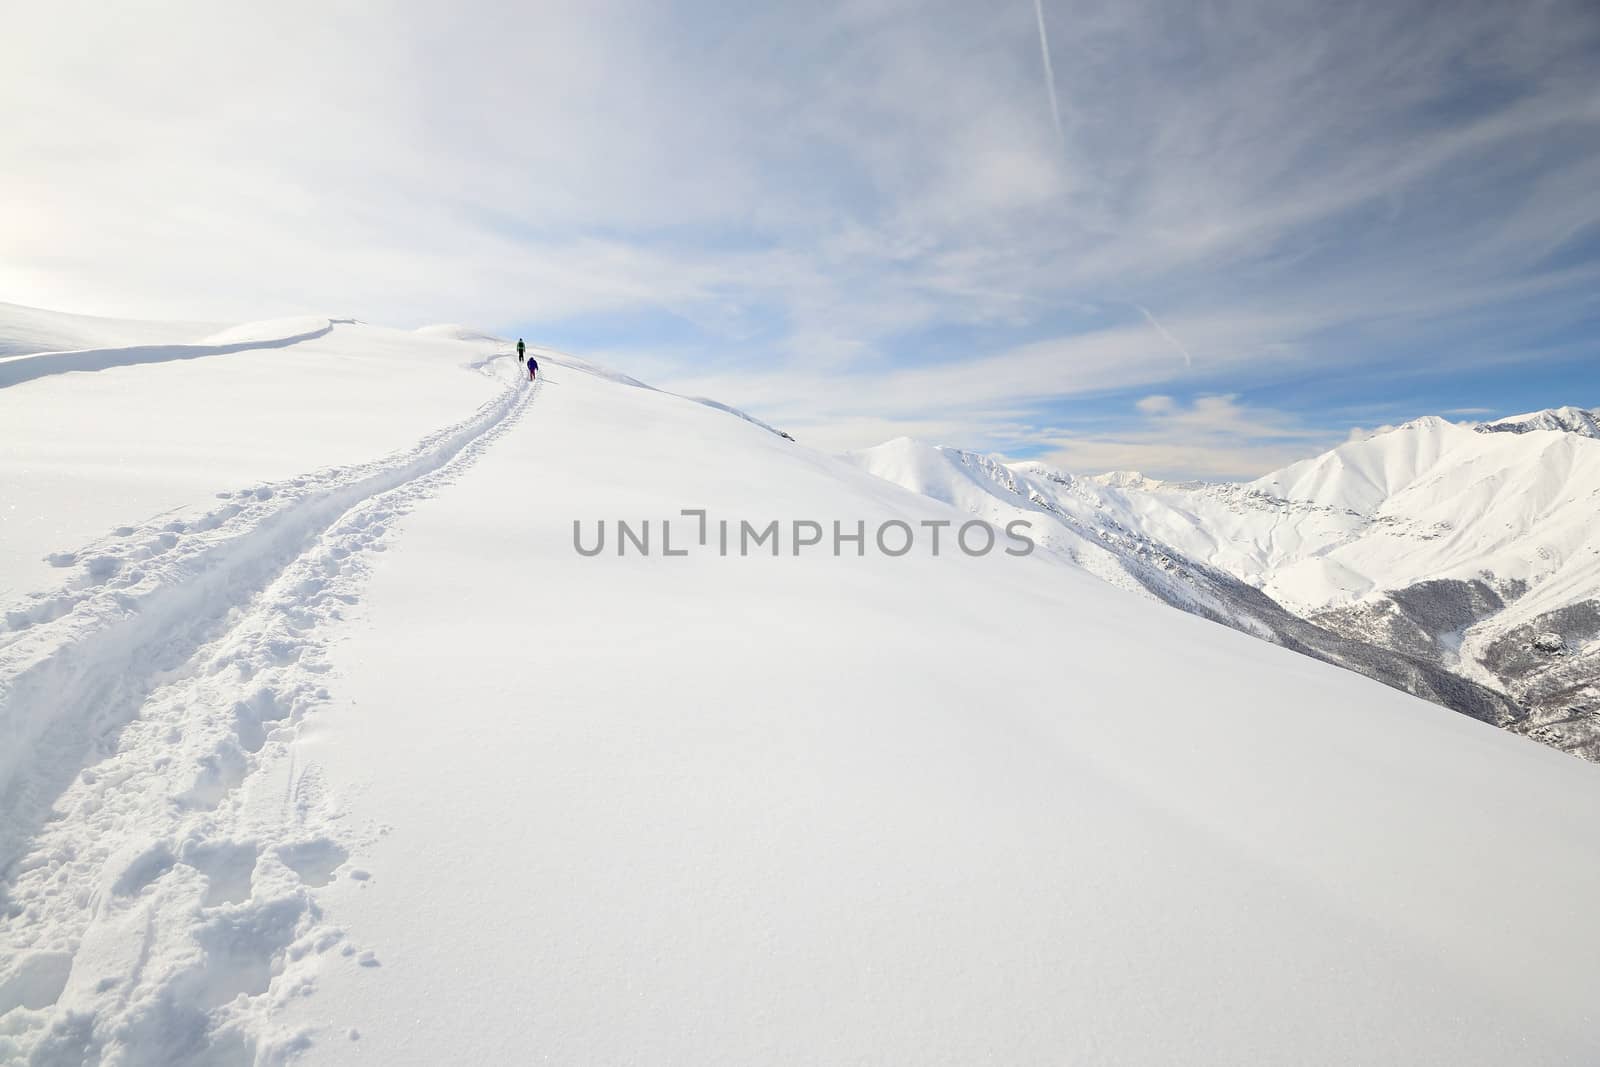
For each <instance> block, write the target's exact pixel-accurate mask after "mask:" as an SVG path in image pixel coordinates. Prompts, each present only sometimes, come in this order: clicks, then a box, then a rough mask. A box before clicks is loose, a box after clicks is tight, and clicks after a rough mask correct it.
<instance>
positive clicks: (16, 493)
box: [0, 309, 507, 616]
mask: <svg viewBox="0 0 1600 1067" xmlns="http://www.w3.org/2000/svg"><path fill="white" fill-rule="evenodd" d="M0 311H7V309H0ZM7 313H8V314H9V313H10V312H9V311H7ZM18 329H20V327H19V326H17V325H16V324H14V323H12V322H11V321H10V320H8V319H5V318H0V343H4V340H5V338H6V337H8V336H10V333H9V332H8V331H14V330H18ZM210 330H211V333H210V336H208V337H202V338H200V339H199V341H200V342H201V343H197V344H192V345H165V346H151V345H141V346H138V347H133V348H115V349H99V350H89V351H82V352H64V353H52V354H49V355H40V356H21V357H15V358H13V359H9V360H0V427H4V431H3V436H0V544H3V545H4V546H5V552H4V553H3V554H0V599H10V598H15V597H18V596H20V595H22V594H27V593H35V592H37V593H41V594H43V596H42V597H41V598H40V599H39V600H38V601H37V602H35V603H31V604H24V605H23V606H21V607H20V608H13V610H14V611H23V612H24V613H26V614H27V615H29V616H32V615H35V614H37V613H38V612H40V611H43V612H45V613H48V612H50V611H53V610H55V609H54V608H52V607H49V606H48V605H50V604H52V603H54V600H55V598H54V595H53V593H52V590H53V589H54V588H55V586H56V585H58V584H59V583H60V581H61V580H63V579H67V578H71V579H73V580H78V581H85V582H87V581H89V580H90V578H89V577H88V576H87V575H85V574H84V570H85V568H87V567H91V566H100V567H101V568H102V572H101V578H100V580H105V579H107V578H109V577H110V575H109V574H106V573H104V568H106V567H109V566H111V565H112V564H111V563H109V562H105V563H100V564H96V563H95V562H94V561H96V560H113V559H116V560H122V559H125V557H127V556H128V554H129V553H130V552H132V551H133V550H134V548H133V546H130V545H129V544H127V543H126V542H127V539H128V537H129V536H130V534H129V532H128V529H127V528H131V526H132V525H136V524H138V523H141V522H143V521H145V520H147V519H149V518H150V517H151V516H155V515H160V516H161V523H162V524H178V525H184V524H189V523H194V522H197V521H202V519H203V518H204V516H205V515H206V514H207V513H208V512H209V511H210V510H211V509H213V508H215V507H217V506H219V505H218V504H217V501H218V499H219V498H224V497H225V498H227V499H229V500H232V499H233V498H234V496H235V494H236V493H238V492H239V491H241V489H243V488H248V489H249V490H250V491H254V490H255V488H256V487H258V486H259V485H261V484H263V483H274V482H278V481H282V480H284V479H288V478H292V477H294V476H295V475H299V474H303V473H306V472H308V471H312V470H314V469H316V468H319V467H327V466H335V465H347V464H353V463H360V462H364V461H366V460H370V459H373V458H375V457H377V456H381V455H383V454H385V453H387V452H391V451H393V450H395V449H399V448H402V447H405V446H407V445H409V444H412V443H414V442H415V441H416V440H417V439H418V438H420V437H422V436H423V435H424V434H426V433H427V432H429V431H430V430H434V429H437V428H439V427H440V426H443V425H446V424H448V423H451V422H454V421H456V420H458V419H459V418H461V416H462V415H463V413H464V412H466V411H470V410H471V409H472V408H473V407H475V406H477V405H478V404H480V403H482V402H484V401H485V400H487V399H488V398H489V397H491V396H492V395H494V393H495V391H496V390H497V389H499V388H500V385H499V384H498V383H497V382H496V381H495V380H493V379H491V378H488V377H485V376H484V375H483V374H481V373H479V374H463V373H461V367H462V365H463V364H466V363H474V362H478V361H482V360H484V359H486V358H487V357H488V356H490V355H492V354H493V353H494V352H496V351H499V352H502V353H503V352H505V351H507V349H506V348H505V346H504V345H497V344H495V343H493V342H473V343H463V342H460V341H456V340H450V339H438V338H432V337H427V336H419V335H417V334H414V333H411V332H409V331H401V330H386V329H380V328H377V327H372V326H365V325H360V324H356V323H352V322H348V321H341V322H333V321H331V320H329V319H326V318H322V319H295V320H287V321H278V322H270V323H253V324H245V325H242V326H236V327H233V328H230V329H227V330H220V331H219V329H218V328H217V327H211V328H210ZM22 365H26V366H27V368H28V370H27V373H26V374H25V375H24V374H23V373H22V372H21V371H20V370H18V368H19V366H22ZM221 506H226V505H221ZM130 562H136V561H130Z"/></svg>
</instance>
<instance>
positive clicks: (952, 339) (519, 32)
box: [0, 0, 1600, 445]
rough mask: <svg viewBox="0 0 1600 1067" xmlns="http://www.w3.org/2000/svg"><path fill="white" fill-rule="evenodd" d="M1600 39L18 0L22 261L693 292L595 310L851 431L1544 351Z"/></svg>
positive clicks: (539, 306)
mask: <svg viewBox="0 0 1600 1067" xmlns="http://www.w3.org/2000/svg"><path fill="white" fill-rule="evenodd" d="M311 27H314V30H313V29H311ZM1051 31H1054V32H1051ZM1597 47H1600V13H1597V12H1596V11H1595V9H1594V8H1593V5H1591V4H1586V3H1583V2H1582V0H1551V2H1548V3H1541V4H1530V5H1506V4H1500V3H1492V2H1489V0H1482V2H1477V0H1471V2H1466V3H1461V4H1451V5H1444V6H1435V7H1420V6H1417V5H1410V4H1399V5H1395V4H1382V3H1376V2H1357V3H1352V4H1340V5H1327V4H1318V3H1311V2H1309V0H1306V2H1296V3H1288V4H1284V3H1278V2H1267V0H1230V2H1225V3H1221V4H1211V5H1202V6H1198V7H1188V8H1177V9H1175V8H1173V7H1172V6H1171V5H1169V4H1160V3H1156V2H1155V0H1149V2H1143V0H1132V2H1130V3H1126V4H1116V5H1105V4H1089V3H1086V2H1084V3H1076V2H1069V0H1052V3H1051V6H1050V10H1049V11H1046V10H1045V9H1044V7H1043V5H1042V0H1041V2H1037V3H1036V4H1035V6H1034V10H1033V11H1032V12H1029V11H1028V10H1027V5H1009V6H1008V5H1000V6H996V5H993V4H987V3H978V2H975V0H932V2H930V3H915V4H913V3H910V2H909V0H824V2H822V3H819V4H814V5H804V6H800V7H794V6H789V7H784V6H778V7H771V6H767V7H762V6H759V5H758V6H754V7H745V8H740V9H738V10H736V11H735V10H731V9H728V8H727V7H726V6H725V5H713V4H710V3H700V2H688V0H675V2H669V3H666V4H659V3H647V2H645V0H615V2H613V3H607V4H603V5H596V4H588V3H580V2H577V0H544V2H541V3H539V4H536V5H523V6H518V7H513V8H507V7H505V6H504V5H495V4H489V3H487V2H486V0H463V2H462V3H459V4H454V5H450V6H448V7H436V6H427V5H410V6H407V7H405V8H404V9H403V10H402V9H397V8H395V7H393V6H392V5H383V4H378V3H376V0H350V2H348V3H342V4H340V5H336V6H335V7H334V8H332V9H329V8H328V7H327V6H326V5H323V4H313V3H311V2H310V0H284V2H282V3H278V4H273V5H257V6H255V7H252V8H250V9H248V10H244V9H235V8H233V7H229V8H228V9H226V10H224V9H223V8H221V7H219V6H217V5H213V4H206V3H201V2H199V0H179V2H177V3H173V4H168V5H163V6H162V7H161V8H160V9H159V10H157V9H150V8H137V9H134V8H126V7H112V8H106V7H105V6H104V5H91V4H88V3H87V2H86V0H61V2H58V3H53V4H34V5H25V6H23V7H22V8H20V9H19V10H18V11H16V12H12V13H9V15H8V23H7V32H6V34H4V35H0V92H4V94H5V96H6V97H7V98H8V99H13V100H27V101H28V106H26V107H17V108H13V109H12V110H11V112H10V113H9V114H8V128H7V136H6V137H5V138H0V173H4V174H5V175H6V181H7V191H8V193H9V194H10V195H8V196H7V197H5V198H0V233H3V234H4V235H5V237H4V242H5V247H4V249H3V251H4V255H0V296H3V297H4V298H6V299H10V300H15V301H20V302H24V303H38V304H45V305H55V306H62V307H66V308H69V309H76V310H83V311H89V312H101V313H108V314H147V315H152V316H164V317H179V318H207V319H218V318H250V317H262V316H270V315H276V314H283V313H289V312H294V311H302V310H312V309H317V310H330V311H339V312H344V313H350V314H356V315H359V316H361V317H364V318H368V319H373V320H377V321H392V322H396V323H397V324H411V323H419V322H422V321H429V320H438V319H451V320H469V321H476V322H480V323H482V324H483V325H485V326H489V327H498V328H502V329H509V328H513V327H527V328H528V329H529V332H530V333H537V332H538V331H539V330H540V329H541V326H542V327H543V328H545V329H547V330H549V331H551V332H553V333H561V332H564V331H565V332H572V331H573V330H575V329H576V327H573V326H572V325H571V324H572V323H574V322H584V321H589V320H595V319H604V318H606V317H616V318H619V319H620V318H625V317H627V316H641V315H643V316H666V317H670V318H671V319H672V320H673V321H675V322H681V323H683V324H685V326H684V332H683V333H682V334H680V335H678V336H675V337H674V338H673V339H672V341H671V344H670V346H668V345H667V344H665V343H664V342H663V341H662V340H661V339H660V338H659V337H656V336H652V335H651V334H649V333H640V334H636V335H634V336H630V337H625V338H623V337H617V336H609V335H608V336H607V337H606V339H605V342H604V343H605V344H606V345H607V346H608V347H609V348H611V349H612V350H613V353H614V356H613V358H616V359H617V360H619V361H626V360H630V359H631V360H636V361H637V365H638V366H640V367H649V368H650V369H651V370H652V371H654V372H655V373H656V376H657V377H658V378H659V379H660V380H661V381H662V382H663V384H667V385H670V386H673V387H681V388H688V389H690V390H691V391H694V392H699V393H705V394H708V395H714V396H718V397H720V398H722V399H724V400H726V401H728V402H730V403H735V404H739V405H741V406H745V407H748V408H751V409H752V410H754V411H755V412H756V413H757V414H759V415H761V416H763V417H766V418H769V420H770V421H773V422H776V423H780V424H786V425H791V424H799V423H805V424H808V425H811V426H813V427H814V428H815V429H816V430H817V433H818V435H819V436H821V437H825V438H827V439H828V440H836V441H839V442H841V444H842V445H858V444H868V443H871V442H870V441H865V440H860V439H859V437H860V436H861V435H864V434H867V433H869V432H871V433H876V432H878V431H879V430H880V429H881V430H884V431H893V430H894V429H895V427H896V426H912V425H919V426H934V427H944V428H947V429H948V431H949V432H948V435H947V436H946V437H945V439H946V440H949V441H952V443H967V444H975V443H979V442H982V441H990V440H998V439H1001V438H1002V437H1003V436H1004V435H1005V434H1007V433H1010V432H1013V431H1014V430H1015V429H1016V427H1018V426H1019V425H1020V426H1026V425H1028V424H1030V423H1036V422H1037V420H1038V418H1039V417H1040V416H1039V410H1038V409H1039V408H1040V406H1041V405H1044V404H1048V403H1049V402H1050V401H1051V400H1052V399H1059V398H1063V397H1086V396H1090V395H1092V394H1096V393H1102V392H1105V393H1119V392H1120V393H1126V392H1127V391H1129V390H1146V391H1149V392H1152V393H1154V392H1165V393H1181V394H1183V395H1190V394H1191V393H1192V392H1193V391H1195V390H1197V389H1199V390H1207V389H1211V390H1216V391H1217V392H1219V393H1225V392H1233V391H1238V390H1241V389H1245V388H1248V387H1250V386H1251V385H1253V384H1258V383H1260V382H1262V381H1270V380H1282V379H1284V378H1285V377H1286V376H1292V375H1295V374H1303V373H1309V372H1312V371H1315V372H1316V373H1318V374H1321V375H1339V374H1345V375H1352V376H1354V375H1366V376H1374V375H1379V374H1393V373H1400V372H1402V371H1403V372H1405V373H1413V374H1424V373H1435V374H1437V373H1442V370H1441V368H1442V367H1443V366H1444V364H1445V362H1446V360H1448V361H1449V362H1450V365H1451V368H1452V370H1459V368H1460V367H1462V366H1465V365H1470V364H1471V363H1472V362H1473V361H1475V360H1476V361H1487V360H1505V361H1516V360H1527V359H1530V358H1534V357H1533V355H1531V354H1530V349H1529V348H1528V344H1530V343H1531V342H1528V341H1527V340H1526V338H1525V336H1524V335H1525V334H1531V332H1532V330H1531V326H1532V324H1539V325H1540V326H1541V327H1544V328H1548V327H1549V326H1550V324H1552V323H1559V322H1561V321H1563V319H1564V317H1570V316H1572V315H1574V314H1577V313H1578V312H1577V311H1576V310H1575V309H1580V310H1581V308H1582V307H1583V306H1584V305H1583V304H1582V300H1583V297H1582V294H1586V293H1592V292H1593V291H1595V290H1596V289H1597V288H1600V263H1597V262H1596V257H1595V256H1593V255H1592V254H1588V255H1585V254H1582V249H1583V247H1584V246H1583V241H1584V240H1585V235H1586V234H1590V233H1592V230H1591V229H1589V227H1592V226H1593V225H1594V223H1595V221H1596V220H1597V219H1600V180H1597V178H1600V98H1597V97H1596V95H1595V93H1594V90H1593V84H1592V73H1593V61H1594V56H1595V54H1596V49H1597ZM1036 56H1037V57H1038V58H1035V57H1036ZM1040 59H1043V60H1044V61H1045V62H1046V64H1047V66H1046V69H1045V72H1044V75H1045V78H1044V80H1045V88H1046V90H1047V93H1048V96H1049V103H1050V105H1051V107H1050V110H1049V111H1048V112H1046V110H1045V109H1044V108H1042V107H1040V106H1039V90H1040V77H1039V75H1040V70H1039V65H1038V64H1039V61H1040ZM1574 250H1577V251H1576V252H1575V251H1574ZM1152 308H1155V309H1159V310H1160V315H1159V318H1158V317H1157V316H1156V315H1155V314H1154V313H1153V312H1152V311H1151V310H1150V309H1152ZM1135 310H1136V311H1137V312H1138V317H1137V318H1135V317H1134V316H1133V314H1132V311H1135ZM1130 320H1131V321H1130ZM1469 327H1470V328H1469ZM1451 330H1454V331H1455V333H1456V334H1457V335H1460V334H1466V335H1468V336H1470V338H1471V339H1473V341H1474V344H1473V346H1462V345H1459V344H1450V345H1449V346H1448V347H1446V346H1444V345H1443V344H1441V342H1440V338H1441V337H1448V336H1451V334H1450V331H1451ZM1519 331H1521V332H1519ZM1401 336H1403V337H1404V339H1405V341H1406V343H1407V350H1408V351H1411V352H1417V353H1423V355H1419V356H1418V357H1416V358H1415V359H1412V360H1409V361H1408V362H1406V363H1405V364H1404V365H1403V366H1401V365H1398V364H1396V363H1395V362H1394V361H1392V360H1387V359H1386V358H1385V356H1384V349H1383V346H1381V345H1376V344H1373V343H1372V339H1373V338H1374V337H1384V338H1391V339H1392V338H1395V337H1401ZM1434 350H1437V352H1438V354H1437V356H1435V357H1429V356H1427V355H1426V353H1428V352H1430V351H1434ZM1180 356H1181V357H1182V358H1181V359H1180V358H1178V357H1180ZM1019 413H1023V414H1021V415H1019ZM1161 425H1162V426H1164V427H1165V428H1166V429H1165V430H1164V431H1163V432H1167V433H1176V432H1178V430H1179V428H1180V426H1179V424H1177V423H1173V422H1170V421H1169V422H1166V423H1163V424H1161ZM1156 429H1159V427H1154V426H1153V427H1152V430H1153V431H1154V430H1156ZM901 432H903V431H901ZM890 435H892V433H891V434H890Z"/></svg>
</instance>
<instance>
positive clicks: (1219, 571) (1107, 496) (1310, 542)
mask: <svg viewBox="0 0 1600 1067" xmlns="http://www.w3.org/2000/svg"><path fill="white" fill-rule="evenodd" d="M1574 413H1576V414H1574ZM1581 414H1583V413H1582V412H1579V411H1578V409H1557V410H1556V411H1554V412H1551V413H1543V415H1540V414H1535V415H1530V416H1524V417H1521V418H1520V419H1519V420H1517V423H1516V424H1517V425H1519V426H1524V425H1526V426H1541V427H1542V426H1545V425H1546V424H1548V425H1549V426H1552V427H1553V426H1556V425H1560V426H1561V427H1564V428H1563V429H1530V430H1528V431H1527V432H1521V431H1518V432H1498V431H1496V432H1475V431H1485V430H1491V429H1493V428H1485V427H1472V426H1461V425H1456V424H1453V423H1450V422H1447V421H1445V420H1443V419H1438V418H1424V419H1419V420H1416V421H1415V422H1411V423H1407V424H1406V425H1404V426H1401V427H1398V428H1396V429H1393V430H1390V431H1388V432H1385V433H1380V434H1377V435H1375V436H1373V437H1370V438H1368V439H1366V440H1362V441H1356V442H1351V443H1349V444H1345V445H1342V446H1340V447H1339V448H1336V449H1334V450H1332V451H1330V452H1328V453H1325V454H1323V455H1321V456H1317V457H1314V458H1312V459H1308V460H1305V461H1303V462H1301V463H1297V464H1294V465H1292V466H1290V467H1286V468H1284V469H1283V470H1281V471H1276V472H1273V473H1271V474H1268V475H1266V476H1264V477H1262V478H1260V479H1258V480H1256V481H1254V482H1250V483H1246V484H1243V485H1236V484H1204V483H1183V484H1179V483H1166V482H1159V481H1154V480H1151V479H1146V478H1143V477H1141V476H1135V475H1131V474H1128V473H1122V474H1119V475H1117V476H1114V477H1095V478H1076V477H1072V476H1070V475H1065V474H1061V473H1059V472H1053V471H1050V470H1048V469H1046V468H1043V467H1041V466H1040V465H1038V464H1031V463H1019V464H1013V465H1009V466H1007V465H1003V464H1000V463H998V462H997V461H994V460H985V459H983V458H982V457H975V456H971V455H970V454H967V453H961V452H957V451H954V450H948V449H944V450H932V449H924V451H923V453H922V454H923V456H924V458H925V459H927V457H937V461H935V462H931V463H928V464H925V465H924V466H922V467H916V466H914V465H912V466H908V465H907V464H905V463H897V462H895V461H893V460H891V459H888V458H886V457H888V456H889V455H892V454H896V453H905V452H906V451H907V450H908V449H913V448H915V447H916V446H914V445H912V444H910V443H908V442H891V443H890V444H889V445H885V446H883V447H882V448H881V449H878V450H872V451H871V452H868V453H864V454H862V455H861V456H860V457H858V461H859V462H861V463H862V464H863V465H864V466H865V467H866V468H867V469H868V470H871V471H873V472H874V473H877V474H879V475H880V476H883V477H886V478H888V479H890V480H892V481H895V482H897V483H898V484H901V485H904V486H906V487H908V488H912V489H915V490H917V491H919V492H925V493H928V494H930V495H932V496H934V497H936V498H938V499H945V500H950V501H951V502H953V503H956V504H958V506H961V507H963V508H964V509H965V510H968V511H970V512H973V513H976V514H984V513H987V511H988V510H989V509H993V508H995V507H999V508H1001V509H1005V508H1013V509H1014V508H1023V509H1031V510H1042V511H1045V512H1047V513H1049V514H1050V515H1051V516H1052V517H1054V518H1055V519H1056V520H1057V521H1058V522H1060V523H1061V524H1062V525H1064V526H1066V527H1068V529H1069V531H1070V533H1071V539H1072V547H1070V548H1069V551H1070V552H1071V553H1072V554H1073V555H1075V556H1077V557H1078V558H1080V560H1082V561H1084V562H1085V564H1086V565H1088V566H1089V567H1090V569H1092V570H1094V571H1095V572H1096V573H1099V574H1102V575H1103V576H1107V577H1109V578H1110V579H1111V580H1112V581H1113V582H1116V583H1118V584H1126V580H1127V578H1128V577H1130V576H1131V577H1132V578H1133V580H1134V581H1136V582H1137V583H1138V584H1140V585H1141V586H1143V587H1145V588H1147V589H1149V590H1150V591H1151V592H1153V593H1154V594H1155V595H1157V596H1158V597H1159V598H1160V599H1163V600H1166V601H1167V602H1169V603H1175V604H1178V605H1179V606H1183V607H1186V608H1188V609H1189V610H1194V611H1198V612H1199V613H1201V614H1206V615H1208V616H1209V617H1212V618H1219V619H1222V620H1224V621H1228V622H1230V623H1231V624H1232V625H1235V626H1237V627H1239V628H1241V629H1245V630H1248V631H1250V632H1254V633H1258V634H1262V635H1263V636H1269V637H1271V638H1272V639H1274V640H1277V641H1279V642H1280V643H1283V644H1288V645H1290V646H1291V647H1298V646H1300V645H1310V646H1313V647H1314V648H1315V649H1316V650H1317V651H1316V652H1314V653H1313V654H1319V655H1323V656H1324V658H1329V659H1333V660H1334V661H1336V662H1343V663H1346V664H1347V665H1350V666H1353V667H1355V669H1359V670H1362V671H1363V672H1364V673H1367V674H1369V675H1371V676H1373V677H1376V678H1380V679H1382V680H1384V681H1386V682H1389V683H1390V684H1395V685H1398V686H1400V687H1401V688H1404V689H1406V690H1407V691H1409V692H1412V693H1416V694H1418V695H1421V696H1425V697H1428V698H1430V699H1436V700H1440V701H1441V702H1443V703H1446V704H1447V705H1449V706H1451V707H1455V708H1457V710H1461V711H1465V712H1467V713H1469V714H1472V715H1474V716H1476V717H1479V718H1484V719H1486V720H1487V721H1492V722H1497V723H1499V724H1501V725H1504V726H1509V727H1511V728H1514V729H1517V730H1519V731H1522V732H1526V733H1529V734H1531V735H1533V736H1536V737H1539V738H1540V739H1541V740H1545V741H1547V742H1549V743H1552V744H1555V745H1557V746H1558V747H1561V748H1564V749H1567V750H1570V751H1574V752H1577V753H1579V754H1581V755H1585V756H1588V757H1589V758H1600V691H1597V688H1596V687H1597V686H1600V518H1597V516H1600V440H1595V439H1593V438H1591V437H1589V436H1588V435H1587V434H1586V433H1585V432H1584V426H1585V425H1586V424H1585V423H1583V421H1582V419H1580V418H1578V417H1577V416H1578V415H1581ZM1545 416H1548V417H1545ZM1498 425H1499V424H1496V426H1498ZM927 471H935V472H937V476H935V477H931V478H930V477H929V476H928V475H927ZM975 472H977V473H978V474H979V476H977V477H969V475H972V474H974V473H975ZM952 486H955V487H960V491H959V492H957V491H955V490H953V489H952ZM1085 542H1086V543H1088V544H1089V545H1091V546H1093V551H1087V552H1086V550H1085V549H1084V548H1083V547H1082V544H1083V543H1085ZM1152 560H1154V561H1156V562H1158V563H1159V564H1160V565H1161V567H1162V569H1163V571H1165V572H1166V573H1167V574H1168V575H1169V576H1171V577H1174V578H1176V579H1177V580H1178V581H1177V588H1176V589H1175V590H1174V589H1170V588H1169V589H1162V588H1159V587H1158V586H1156V585H1154V584H1152V583H1151V582H1150V581H1149V580H1147V579H1146V578H1145V577H1143V572H1144V571H1147V570H1148V564H1149V562H1150V561H1152ZM1219 575H1220V576H1223V580H1220V581H1219ZM1226 578H1232V579H1233V580H1234V581H1235V582H1236V583H1242V584H1243V585H1244V586H1248V587H1250V588H1251V589H1254V590H1259V592H1260V593H1261V594H1265V597H1264V598H1260V599H1253V598H1252V597H1251V595H1250V594H1249V593H1248V592H1247V591H1244V590H1242V589H1241V588H1240V587H1239V585H1237V584H1235V585H1230V584H1229V583H1228V582H1227V581H1226V580H1225V579H1226ZM1168 585H1169V586H1170V585H1171V583H1168ZM1280 606H1281V608H1282V609H1287V612H1288V613H1291V614H1290V620H1291V622H1290V624H1286V623H1285V620H1284V618H1283V617H1282V614H1281V613H1278V612H1275V609H1276V608H1278V607H1280ZM1298 623H1309V624H1310V625H1311V626H1313V627H1315V630H1314V631H1308V630H1304V629H1302V628H1301V627H1300V626H1299V625H1298ZM1541 635H1543V639H1542V640H1540V638H1541ZM1330 636H1331V637H1333V638H1336V639H1337V640H1335V641H1334V643H1333V644H1329V640H1328V638H1329V637H1330ZM1540 646H1544V647H1540ZM1375 650H1376V651H1375ZM1395 656H1398V657H1400V659H1399V660H1398V661H1397V660H1396V659H1395V658H1394V657H1395ZM1440 672H1444V675H1445V676H1444V677H1441V676H1440ZM1496 694H1498V695H1496Z"/></svg>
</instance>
